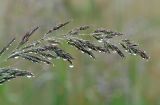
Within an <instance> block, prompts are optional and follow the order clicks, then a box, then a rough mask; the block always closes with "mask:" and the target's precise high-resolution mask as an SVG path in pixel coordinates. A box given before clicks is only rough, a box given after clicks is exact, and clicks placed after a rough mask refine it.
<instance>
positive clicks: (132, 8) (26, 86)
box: [0, 0, 160, 105]
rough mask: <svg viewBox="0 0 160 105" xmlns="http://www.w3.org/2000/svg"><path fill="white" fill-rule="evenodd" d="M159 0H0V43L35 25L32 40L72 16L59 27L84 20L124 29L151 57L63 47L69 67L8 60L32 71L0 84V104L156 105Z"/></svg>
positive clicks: (159, 96) (159, 103) (159, 54)
mask: <svg viewBox="0 0 160 105" xmlns="http://www.w3.org/2000/svg"><path fill="white" fill-rule="evenodd" d="M159 10H160V0H0V48H2V46H3V45H5V44H6V42H7V41H9V40H10V39H11V38H12V37H13V36H17V39H20V38H21V36H23V35H24V33H25V32H26V31H28V30H29V29H31V28H32V27H34V26H36V25H40V26H41V29H40V31H39V32H38V33H37V34H36V35H34V36H33V37H32V40H34V39H37V38H39V37H40V35H42V34H40V33H44V32H45V31H46V30H47V29H49V28H50V27H51V26H53V25H55V24H56V23H59V22H64V21H66V20H69V19H71V20H73V22H72V23H71V24H70V25H68V26H67V27H66V28H64V29H63V30H61V32H60V33H64V32H66V31H67V30H69V29H71V28H73V27H76V26H79V25H83V24H89V25H91V26H93V28H98V27H106V28H109V29H113V30H117V31H120V32H123V33H125V34H126V37H127V38H130V39H132V40H134V41H135V42H138V43H139V44H140V46H141V47H142V48H143V49H145V50H146V51H147V52H148V54H149V56H150V57H151V59H150V60H149V61H144V60H142V59H140V58H139V57H135V56H130V55H128V57H127V58H126V59H121V58H120V57H118V56H117V55H114V54H111V55H107V56H105V55H103V54H102V55H100V54H97V55H96V57H97V59H96V60H92V59H91V58H89V57H88V56H86V55H84V54H81V53H78V52H77V51H76V50H73V49H68V48H67V46H66V49H68V50H69V51H70V52H72V53H73V54H74V55H75V56H76V60H75V61H74V64H75V67H74V68H73V69H70V68H69V67H68V65H67V63H65V62H64V61H60V60H58V61H54V62H55V67H51V66H46V65H38V64H32V63H29V62H27V61H22V60H20V61H19V60H12V61H9V62H8V64H1V66H6V65H10V66H15V67H18V68H21V69H27V70H30V71H32V72H34V73H35V74H36V77H35V78H32V79H27V78H17V79H15V80H13V81H11V82H8V83H5V84H4V85H0V105H160V82H159V81H160V43H159V42H160V36H159V35H160V11H159Z"/></svg>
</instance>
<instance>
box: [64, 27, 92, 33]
mask: <svg viewBox="0 0 160 105" xmlns="http://www.w3.org/2000/svg"><path fill="white" fill-rule="evenodd" d="M87 29H89V26H88V25H85V26H80V27H77V28H74V29H72V30H71V31H70V32H68V34H67V35H78V34H79V33H80V31H84V30H87Z"/></svg>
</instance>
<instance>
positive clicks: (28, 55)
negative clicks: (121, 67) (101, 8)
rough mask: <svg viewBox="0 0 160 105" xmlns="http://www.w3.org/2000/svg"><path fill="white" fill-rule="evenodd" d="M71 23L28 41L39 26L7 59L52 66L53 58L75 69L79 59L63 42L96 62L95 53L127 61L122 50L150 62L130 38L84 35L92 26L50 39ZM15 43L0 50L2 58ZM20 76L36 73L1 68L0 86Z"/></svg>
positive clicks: (102, 31) (100, 30)
mask: <svg viewBox="0 0 160 105" xmlns="http://www.w3.org/2000/svg"><path fill="white" fill-rule="evenodd" d="M69 23H70V21H67V22H64V23H60V24H57V25H56V26H54V27H52V28H51V29H49V30H48V31H47V33H45V34H44V36H43V37H41V38H39V39H37V40H34V41H33V42H28V41H29V39H30V37H31V36H32V35H33V34H34V33H35V32H36V31H37V30H38V29H39V27H35V28H33V29H32V30H31V31H29V32H27V33H26V34H25V35H24V36H23V37H22V39H21V41H20V43H19V44H18V47H17V48H15V49H13V51H12V52H11V54H10V55H8V56H7V57H8V60H9V59H15V58H22V59H25V60H28V61H31V62H33V63H45V64H53V63H54V62H53V59H57V58H61V59H64V60H65V61H67V62H68V63H69V64H70V65H72V66H73V60H74V59H76V58H74V57H73V56H72V54H70V53H68V52H67V51H66V49H62V48H61V46H63V44H64V43H65V44H66V45H68V47H69V46H74V47H75V48H76V49H78V51H80V52H82V53H85V54H86V55H88V56H90V57H91V58H93V59H96V57H95V52H99V53H105V54H106V55H107V54H111V53H117V54H118V55H119V56H120V57H122V58H125V57H126V56H125V53H124V52H123V50H125V51H127V52H128V53H129V54H133V55H138V56H140V57H141V58H143V59H146V60H147V59H149V56H148V55H147V54H146V52H145V51H143V50H141V49H140V48H139V46H138V44H134V43H132V42H131V41H130V40H128V39H123V36H124V37H125V35H124V34H122V33H119V32H116V31H112V30H108V29H104V28H98V29H96V30H94V31H93V32H90V33H87V34H82V33H81V31H82V32H84V31H85V30H87V29H89V28H90V26H88V25H84V26H80V27H75V28H74V29H72V30H71V31H69V32H68V33H66V34H63V35H58V36H50V34H51V33H52V32H54V31H57V30H59V29H61V28H62V27H64V26H66V25H67V24H69ZM53 34H54V33H53ZM116 36H119V37H122V39H121V40H120V42H118V43H119V44H115V43H113V42H112V40H114V37H116ZM88 39H94V40H88ZM14 41H15V38H13V39H12V40H11V41H10V42H9V43H8V44H7V45H6V46H5V47H4V48H3V49H2V50H1V51H0V55H2V54H3V53H4V52H5V51H6V50H7V49H8V47H9V46H10V45H11V44H12V43H13V42H14ZM27 42H28V43H27ZM17 76H33V74H32V73H30V72H27V71H21V70H18V69H12V68H0V77H1V78H0V83H4V82H6V81H8V80H10V79H12V78H16V77H17Z"/></svg>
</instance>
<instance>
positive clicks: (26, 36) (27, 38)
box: [17, 26, 39, 48]
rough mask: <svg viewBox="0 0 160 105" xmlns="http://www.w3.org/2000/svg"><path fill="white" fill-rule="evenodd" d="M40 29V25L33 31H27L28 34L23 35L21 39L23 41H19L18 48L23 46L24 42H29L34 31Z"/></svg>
mask: <svg viewBox="0 0 160 105" xmlns="http://www.w3.org/2000/svg"><path fill="white" fill-rule="evenodd" d="M38 29H39V27H38V26H37V27H35V28H33V29H32V30H31V31H29V32H26V34H25V35H24V36H23V37H22V40H21V42H20V43H19V45H18V47H17V48H19V47H20V46H22V45H23V44H25V43H26V42H28V40H29V38H30V36H31V35H33V33H34V32H35V31H37V30H38Z"/></svg>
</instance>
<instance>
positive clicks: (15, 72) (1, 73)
mask: <svg viewBox="0 0 160 105" xmlns="http://www.w3.org/2000/svg"><path fill="white" fill-rule="evenodd" d="M19 76H23V77H24V76H25V77H32V76H34V75H33V73H31V72H29V71H24V70H19V69H15V68H0V84H2V83H4V82H6V81H9V80H11V79H13V78H16V77H19Z"/></svg>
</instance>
